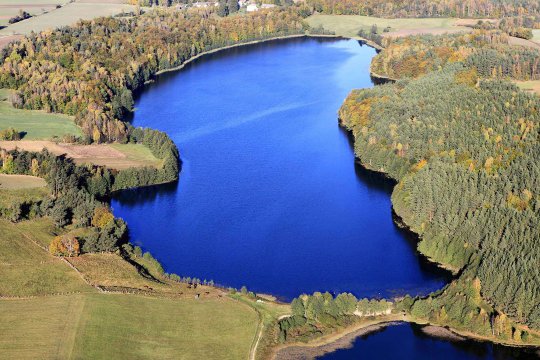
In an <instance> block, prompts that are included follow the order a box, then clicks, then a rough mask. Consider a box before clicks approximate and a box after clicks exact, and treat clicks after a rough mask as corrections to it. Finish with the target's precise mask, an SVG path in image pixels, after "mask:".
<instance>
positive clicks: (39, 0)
mask: <svg viewBox="0 0 540 360" xmlns="http://www.w3.org/2000/svg"><path fill="white" fill-rule="evenodd" d="M66 2H68V1H67V0H0V26H6V25H9V24H8V21H9V19H10V18H12V17H14V16H15V15H17V14H19V11H21V10H22V11H26V12H27V13H29V14H31V15H32V16H39V15H40V14H42V13H44V12H46V11H51V10H54V9H55V8H56V5H61V4H64V3H66Z"/></svg>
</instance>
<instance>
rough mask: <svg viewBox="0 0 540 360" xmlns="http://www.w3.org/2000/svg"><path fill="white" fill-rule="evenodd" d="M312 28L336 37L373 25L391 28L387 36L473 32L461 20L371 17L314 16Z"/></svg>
mask: <svg viewBox="0 0 540 360" xmlns="http://www.w3.org/2000/svg"><path fill="white" fill-rule="evenodd" d="M307 22H308V23H309V25H310V26H312V27H318V26H323V27H324V28H325V29H326V30H331V31H334V32H335V33H336V35H342V36H347V37H356V36H357V34H358V31H359V30H361V29H363V30H366V31H368V30H370V29H371V26H372V25H374V24H375V25H377V27H378V29H379V32H380V33H382V31H383V29H384V28H386V27H390V28H391V31H390V32H387V33H384V34H383V35H385V36H407V35H415V34H444V33H452V32H461V31H471V29H470V28H469V27H466V26H463V25H464V23H463V22H462V21H460V19H454V18H436V19H433V18H430V19H425V18H424V19H383V18H377V17H371V16H359V15H318V14H317V15H312V16H310V17H309V18H307Z"/></svg>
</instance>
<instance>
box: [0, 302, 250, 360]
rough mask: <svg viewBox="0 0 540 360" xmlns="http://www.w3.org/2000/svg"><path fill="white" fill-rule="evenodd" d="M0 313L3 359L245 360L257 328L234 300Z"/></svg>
mask: <svg viewBox="0 0 540 360" xmlns="http://www.w3.org/2000/svg"><path fill="white" fill-rule="evenodd" d="M0 307H1V308H2V311H1V312H0V333H1V334H2V336H1V337H0V352H1V354H2V355H1V356H2V358H6V359H68V358H70V359H184V360H188V359H246V358H247V357H248V353H249V348H250V345H251V343H252V340H253V337H254V334H255V332H256V329H257V322H258V318H257V315H256V313H255V311H253V310H252V309H250V308H249V307H247V306H246V305H243V304H241V303H238V302H235V301H232V300H229V299H219V300H195V299H189V300H188V299H183V300H174V299H165V298H148V297H141V296H136V295H117V294H116V295H115V294H109V295H107V294H94V295H70V296H52V297H47V298H39V299H30V300H0Z"/></svg>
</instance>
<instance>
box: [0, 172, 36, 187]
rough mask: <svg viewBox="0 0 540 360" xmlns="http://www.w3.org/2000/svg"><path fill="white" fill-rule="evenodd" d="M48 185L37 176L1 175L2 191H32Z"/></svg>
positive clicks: (0, 185) (0, 184)
mask: <svg viewBox="0 0 540 360" xmlns="http://www.w3.org/2000/svg"><path fill="white" fill-rule="evenodd" d="M46 185H47V183H46V182H45V180H43V179H42V178H39V177H35V176H29V175H5V174H0V189H5V190H16V189H31V188H39V187H44V186H46Z"/></svg>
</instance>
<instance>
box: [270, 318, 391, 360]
mask: <svg viewBox="0 0 540 360" xmlns="http://www.w3.org/2000/svg"><path fill="white" fill-rule="evenodd" d="M397 324H398V323H397V322H387V323H381V324H377V325H368V326H366V327H363V328H361V329H358V330H356V331H354V332H351V333H348V334H346V335H344V336H342V337H341V338H340V339H338V340H336V341H334V342H332V343H329V344H326V345H321V346H307V345H306V346H289V347H285V348H282V349H280V350H279V351H277V352H276V354H275V355H274V359H275V360H281V359H283V360H285V359H287V360H307V359H315V358H316V357H319V356H322V355H324V354H327V353H331V352H334V351H336V350H338V349H348V348H350V347H352V346H353V343H354V340H355V339H356V338H357V337H359V336H363V335H367V334H369V333H372V332H376V331H379V330H381V329H384V328H385V327H387V326H391V325H397Z"/></svg>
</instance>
